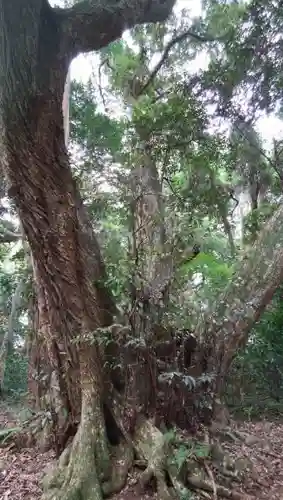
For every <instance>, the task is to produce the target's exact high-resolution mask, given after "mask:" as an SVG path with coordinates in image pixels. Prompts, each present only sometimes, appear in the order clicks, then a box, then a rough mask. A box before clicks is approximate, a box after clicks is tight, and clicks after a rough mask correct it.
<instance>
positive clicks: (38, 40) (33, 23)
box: [0, 0, 174, 500]
mask: <svg viewBox="0 0 283 500" xmlns="http://www.w3.org/2000/svg"><path fill="white" fill-rule="evenodd" d="M173 3H174V2H173V1H171V0H168V1H167V2H163V1H161V0H152V1H150V2H148V1H146V0H144V1H141V0H135V1H133V2H131V4H129V2H128V1H125V2H123V1H121V2H118V3H117V2H111V1H110V0H109V1H108V2H105V4H102V3H101V2H97V4H96V3H95V2H94V1H89V3H87V2H81V3H78V4H76V5H75V6H74V7H72V8H68V9H58V8H56V9H55V8H54V9H53V8H51V7H50V5H49V4H48V2H47V0H23V1H22V2H18V0H0V32H1V44H0V106H1V108H0V122H1V153H2V154H3V157H2V158H1V162H2V168H3V170H4V172H5V175H6V178H7V182H8V192H9V196H10V197H11V198H12V200H13V201H14V203H15V205H16V207H17V210H18V214H19V217H20V220H21V222H22V226H23V229H24V232H25V235H26V237H27V240H28V242H29V245H30V249H31V254H32V260H33V267H34V277H35V284H36V290H37V296H38V310H39V325H38V327H39V333H40V335H41V336H42V338H44V342H45V345H46V349H47V353H48V358H49V363H50V372H51V373H50V377H51V382H50V385H52V386H53V388H54V390H53V393H52V394H51V397H50V401H49V404H50V405H51V409H52V411H53V423H54V430H55V431H56V434H55V435H56V440H57V444H58V443H59V444H60V442H61V443H62V445H63V444H64V440H65V438H66V435H68V433H67V430H68V429H69V428H70V426H72V425H74V424H76V423H77V422H78V420H79V421H80V425H79V428H78V431H77V434H76V437H75V439H74V442H73V448H72V452H71V454H70V457H69V461H68V462H69V466H68V468H67V470H66V471H65V473H64V475H63V477H60V480H59V479H58V477H57V482H56V484H54V483H53V486H54V488H51V490H50V491H49V492H48V493H47V494H46V498H52V499H54V500H55V499H59V498H60V500H71V499H74V498H84V500H90V499H91V500H94V499H100V498H101V491H102V490H101V485H102V483H105V481H110V483H111V484H112V483H113V481H112V475H111V468H110V455H109V445H108V442H107V438H106V430H105V421H104V415H103V404H104V400H105V391H104V383H103V382H104V380H103V376H102V373H103V367H102V362H103V360H102V358H101V356H100V352H99V349H98V346H97V342H96V338H97V335H98V329H99V328H100V327H104V326H107V325H110V324H111V322H112V313H113V304H112V300H111V297H110V296H109V294H108V293H107V291H106V290H105V288H104V285H103V279H104V267H103V263H102V260H101V257H100V254H99V248H98V246H97V244H96V242H94V241H93V240H92V242H91V243H92V244H93V243H95V247H94V248H93V247H91V246H90V241H91V235H90V233H89V230H88V227H87V222H86V219H85V213H84V210H83V207H82V205H81V202H80V200H79V198H78V193H77V190H76V186H75V183H74V181H73V178H72V174H71V169H70V164H69V159H68V156H67V153H66V147H65V142H64V129H63V116H62V99H63V93H64V87H65V81H66V76H67V71H68V68H69V64H70V62H71V60H72V58H73V57H75V56H76V55H77V54H78V53H79V52H81V51H89V50H94V49H99V48H100V47H102V46H105V45H106V44H107V43H109V42H110V41H112V40H114V39H116V38H117V37H119V36H120V35H121V34H122V32H123V30H124V29H125V28H129V27H131V26H133V25H135V24H137V23H142V22H148V21H153V22H155V21H161V20H163V19H165V18H166V17H167V15H168V14H169V12H170V10H171V8H172V6H173ZM93 253H94V254H95V259H94V258H93ZM94 264H95V265H94ZM111 484H110V486H108V491H111Z"/></svg>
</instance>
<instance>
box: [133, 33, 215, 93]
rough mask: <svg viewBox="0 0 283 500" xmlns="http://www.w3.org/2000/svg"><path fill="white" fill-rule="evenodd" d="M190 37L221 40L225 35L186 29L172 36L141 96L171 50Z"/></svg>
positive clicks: (203, 40)
mask: <svg viewBox="0 0 283 500" xmlns="http://www.w3.org/2000/svg"><path fill="white" fill-rule="evenodd" d="M189 37H190V38H193V39H195V40H196V41H198V42H216V41H220V40H222V39H223V37H221V38H213V37H210V36H208V35H206V36H204V35H198V34H197V33H194V32H193V31H191V30H186V31H184V32H183V33H181V34H180V35H178V36H176V37H174V38H172V40H170V42H168V44H167V45H166V47H165V49H164V52H163V54H162V56H161V58H160V59H159V61H158V63H157V64H156V66H155V67H154V68H153V70H152V72H151V74H150V75H149V77H148V80H147V81H146V83H145V84H144V85H143V87H142V88H141V89H140V92H139V96H140V95H142V94H144V92H145V91H146V89H147V88H148V87H149V85H150V84H151V83H152V82H153V80H154V78H155V77H156V75H157V73H158V72H159V71H160V69H161V67H162V66H163V64H164V63H165V61H166V59H167V58H168V56H169V52H170V50H171V49H172V48H173V47H174V45H176V44H177V43H180V42H182V41H183V40H186V39H187V38H189Z"/></svg>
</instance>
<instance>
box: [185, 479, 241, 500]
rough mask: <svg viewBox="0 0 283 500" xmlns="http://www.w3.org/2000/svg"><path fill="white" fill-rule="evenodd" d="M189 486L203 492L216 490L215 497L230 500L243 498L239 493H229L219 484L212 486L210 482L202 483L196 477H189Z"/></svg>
mask: <svg viewBox="0 0 283 500" xmlns="http://www.w3.org/2000/svg"><path fill="white" fill-rule="evenodd" d="M188 481H189V484H190V485H191V486H192V487H193V488H194V489H196V490H198V489H200V490H204V491H209V492H211V493H213V492H214V491H215V490H216V493H217V495H219V496H220V497H223V498H231V499H232V500H243V496H242V495H241V494H240V493H237V492H235V491H231V490H229V489H228V488H224V486H221V485H219V484H215V483H214V484H213V483H212V482H208V481H204V480H203V479H201V478H200V477H198V476H189V478H188Z"/></svg>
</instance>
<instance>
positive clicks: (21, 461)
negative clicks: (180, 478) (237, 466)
mask: <svg viewBox="0 0 283 500" xmlns="http://www.w3.org/2000/svg"><path fill="white" fill-rule="evenodd" d="M18 412H19V408H16V409H15V408H12V407H9V406H8V405H7V404H6V403H5V404H2V405H0V431H1V430H2V429H4V428H7V427H9V428H12V427H15V425H17V423H18V421H19V414H18ZM233 428H234V429H236V430H237V431H240V432H241V433H243V432H244V433H247V434H248V435H250V436H251V438H250V442H249V443H247V442H245V443H243V442H241V441H236V442H234V441H231V442H227V441H226V442H225V443H222V446H223V448H225V450H226V451H227V453H229V456H231V457H233V458H234V459H236V458H243V459H246V460H247V461H248V463H249V464H250V465H251V466H249V467H248V468H247V470H245V474H244V479H243V480H242V482H240V483H239V482H238V483H235V485H234V491H237V492H239V493H241V494H242V499H243V500H244V499H257V500H267V499H269V500H283V419H282V420H280V419H277V420H275V421H267V420H262V421H257V422H250V421H248V422H247V421H235V422H233V424H232V429H233ZM53 462H54V454H53V453H52V452H48V453H40V452H39V450H37V449H35V448H31V449H22V450H21V451H15V450H14V449H9V448H0V500H37V499H39V498H40V496H41V493H42V491H41V487H40V482H41V478H42V476H43V474H44V472H45V471H46V470H47V468H48V467H49V466H50V465H51V464H52V463H53ZM246 463H247V462H246ZM137 478H138V471H134V472H133V473H132V474H131V476H130V477H129V479H128V484H127V487H126V488H125V489H124V491H123V492H121V493H120V494H119V495H116V496H115V497H114V500H141V499H143V500H146V499H154V498H155V494H154V491H153V490H152V491H150V490H148V491H146V492H141V491H140V489H139V487H138V485H137ZM203 498H207V499H209V498H211V499H216V498H220V497H216V496H215V495H214V496H213V494H211V496H210V494H208V493H203V494H202V493H201V494H200V493H196V494H193V495H192V496H191V500H192V499H203Z"/></svg>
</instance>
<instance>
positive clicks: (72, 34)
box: [54, 0, 175, 57]
mask: <svg viewBox="0 0 283 500" xmlns="http://www.w3.org/2000/svg"><path fill="white" fill-rule="evenodd" d="M174 4H175V0H104V1H102V0H82V1H81V2H79V3H77V4H75V5H74V6H73V7H70V8H67V9H59V8H56V9H54V11H55V12H56V13H57V16H58V19H59V22H60V24H61V30H62V34H63V35H62V36H63V46H64V50H66V51H67V52H69V54H70V56H71V57H75V56H76V55H78V54H79V53H81V52H90V51H93V50H98V49H101V48H102V47H105V46H106V45H108V44H109V43H110V42H112V41H114V40H116V39H117V38H120V37H121V35H122V34H123V32H124V31H125V30H126V29H129V28H132V27H133V26H135V25H138V24H144V23H157V22H163V21H166V19H167V18H168V16H169V15H170V13H171V11H172V8H173V6H174Z"/></svg>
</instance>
